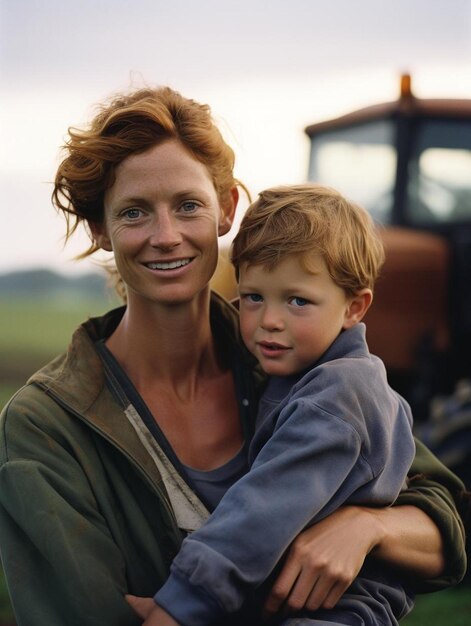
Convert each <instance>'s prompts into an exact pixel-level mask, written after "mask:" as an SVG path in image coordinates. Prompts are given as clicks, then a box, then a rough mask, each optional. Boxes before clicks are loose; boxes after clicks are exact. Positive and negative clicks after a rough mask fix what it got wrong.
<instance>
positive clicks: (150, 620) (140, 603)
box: [125, 595, 179, 626]
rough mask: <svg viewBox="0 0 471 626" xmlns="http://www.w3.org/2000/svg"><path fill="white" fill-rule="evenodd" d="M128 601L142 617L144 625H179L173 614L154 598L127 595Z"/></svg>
mask: <svg viewBox="0 0 471 626" xmlns="http://www.w3.org/2000/svg"><path fill="white" fill-rule="evenodd" d="M125 598H126V602H127V603H128V604H129V605H130V606H131V607H132V608H133V609H134V611H135V612H136V613H137V614H138V615H139V617H142V619H143V620H145V621H144V622H143V626H179V624H178V622H176V621H175V620H174V619H173V617H172V616H171V615H169V614H168V613H167V612H166V611H164V610H163V609H162V608H161V607H160V606H158V605H157V604H156V603H155V602H154V600H153V599H152V598H141V597H139V596H132V595H126V596H125Z"/></svg>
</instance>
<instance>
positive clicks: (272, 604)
mask: <svg viewBox="0 0 471 626" xmlns="http://www.w3.org/2000/svg"><path fill="white" fill-rule="evenodd" d="M383 536H384V529H383V527H382V524H381V520H380V518H378V517H376V516H375V515H374V514H372V512H371V509H367V508H363V507H359V506H344V507H342V508H340V509H338V510H337V511H335V512H334V513H332V514H331V515H329V516H328V517H326V518H325V519H323V520H322V521H320V522H318V523H317V524H314V526H311V527H310V528H308V529H307V530H305V531H303V532H302V533H301V534H300V535H299V536H298V537H297V538H296V539H295V540H294V542H293V543H292V545H291V548H290V549H289V552H288V556H287V558H286V561H285V563H284V565H283V569H282V571H281V573H280V575H279V576H278V578H277V580H276V581H275V583H274V585H273V587H272V589H271V592H270V593H269V595H268V598H267V600H266V602H265V606H264V611H265V613H266V616H267V617H268V616H271V615H273V614H274V613H277V612H278V611H279V610H284V611H285V612H291V611H299V610H300V609H302V608H306V609H308V610H311V611H315V610H316V609H319V608H320V607H323V608H326V609H331V608H333V607H334V606H335V605H336V604H337V602H338V600H339V599H340V598H341V596H342V595H343V593H344V592H345V590H346V589H347V588H348V587H349V586H350V585H351V583H352V582H353V580H354V579H355V578H356V576H357V575H358V572H359V571H360V569H361V567H362V565H363V562H364V560H365V557H366V555H367V554H368V553H369V552H370V551H371V550H372V549H373V548H374V547H375V546H376V545H378V544H379V543H380V542H381V540H382V538H383Z"/></svg>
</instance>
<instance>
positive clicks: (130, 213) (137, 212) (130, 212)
mask: <svg viewBox="0 0 471 626" xmlns="http://www.w3.org/2000/svg"><path fill="white" fill-rule="evenodd" d="M122 215H123V216H124V217H126V218H127V219H129V220H135V219H137V218H138V217H141V215H142V212H141V209H137V208H136V207H133V208H131V209H126V210H125V211H123V212H122Z"/></svg>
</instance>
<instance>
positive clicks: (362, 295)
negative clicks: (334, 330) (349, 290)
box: [343, 289, 373, 330]
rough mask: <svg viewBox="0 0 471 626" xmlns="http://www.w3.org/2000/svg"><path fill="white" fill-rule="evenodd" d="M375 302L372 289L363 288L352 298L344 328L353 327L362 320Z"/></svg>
mask: <svg viewBox="0 0 471 626" xmlns="http://www.w3.org/2000/svg"><path fill="white" fill-rule="evenodd" d="M372 302H373V292H372V291H371V289H362V290H361V291H359V292H358V293H356V294H355V295H354V296H352V297H351V299H350V304H349V305H348V308H347V310H346V312H345V317H344V320H343V329H344V330H346V329H347V328H351V327H352V326H354V325H355V324H358V322H361V320H362V319H363V317H364V316H365V314H366V312H367V311H368V309H369V308H370V306H371V303H372Z"/></svg>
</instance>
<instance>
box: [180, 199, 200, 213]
mask: <svg viewBox="0 0 471 626" xmlns="http://www.w3.org/2000/svg"><path fill="white" fill-rule="evenodd" d="M197 208H198V204H197V203H196V202H192V201H191V200H188V201H187V202H184V203H183V204H182V206H181V209H182V211H183V213H193V212H194V211H196V209H197Z"/></svg>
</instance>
